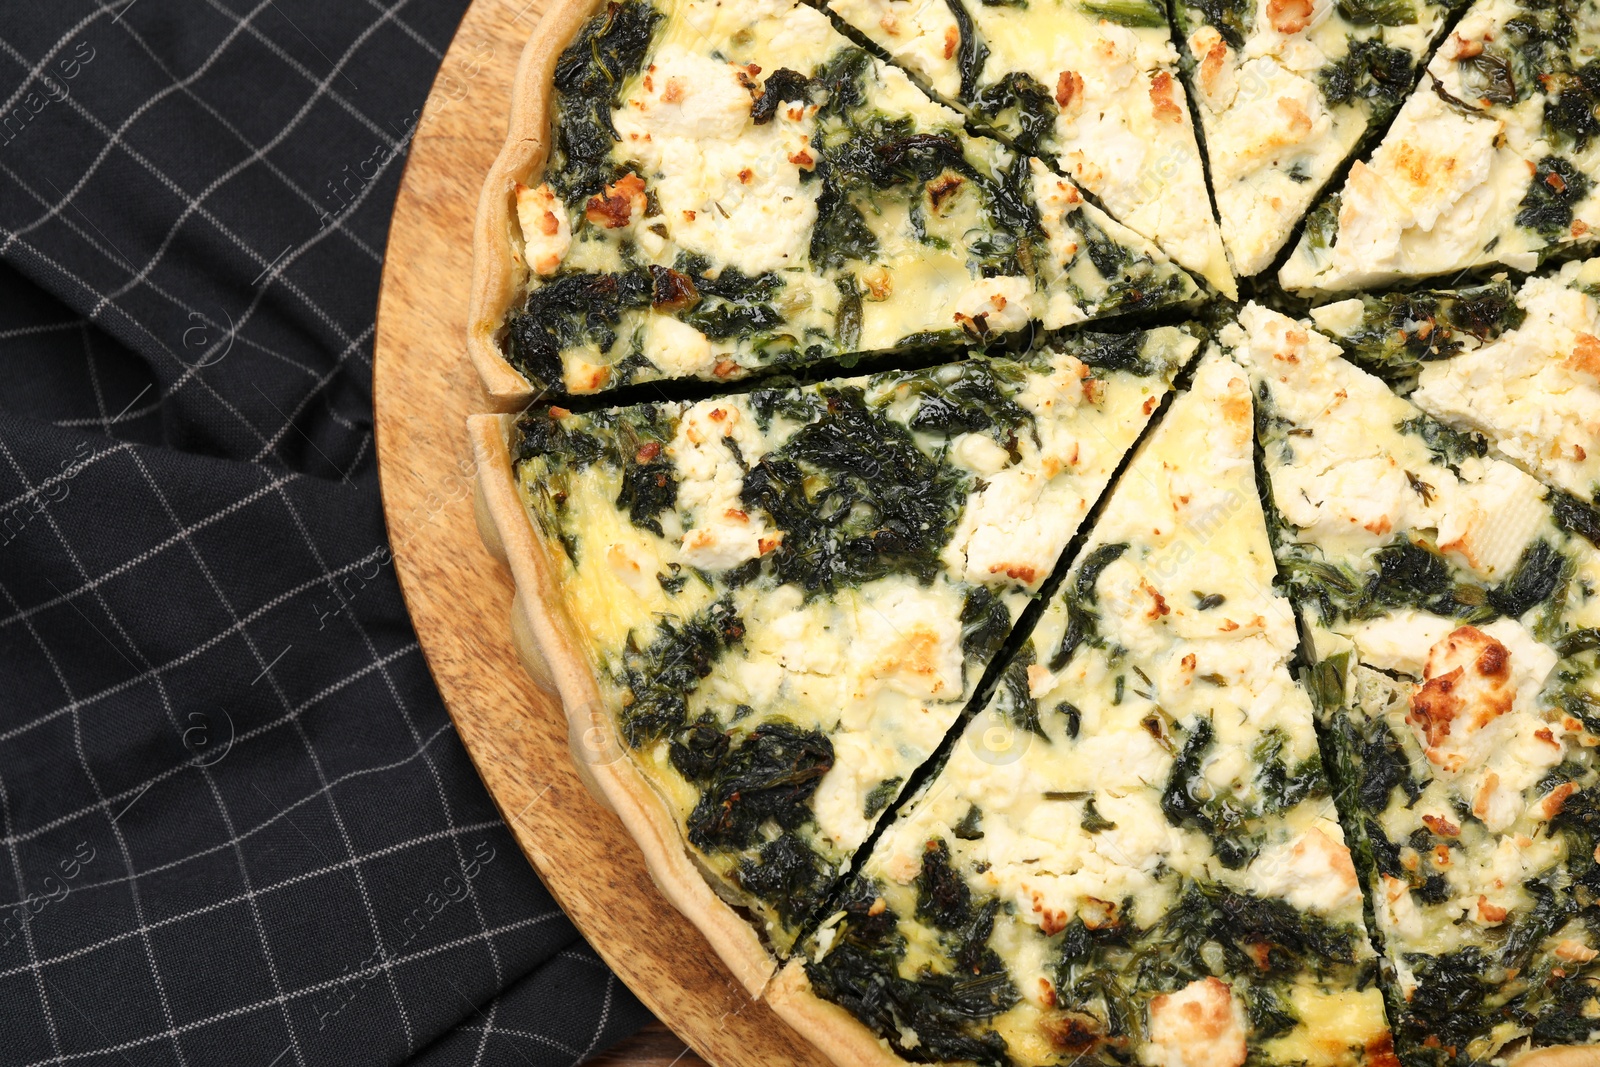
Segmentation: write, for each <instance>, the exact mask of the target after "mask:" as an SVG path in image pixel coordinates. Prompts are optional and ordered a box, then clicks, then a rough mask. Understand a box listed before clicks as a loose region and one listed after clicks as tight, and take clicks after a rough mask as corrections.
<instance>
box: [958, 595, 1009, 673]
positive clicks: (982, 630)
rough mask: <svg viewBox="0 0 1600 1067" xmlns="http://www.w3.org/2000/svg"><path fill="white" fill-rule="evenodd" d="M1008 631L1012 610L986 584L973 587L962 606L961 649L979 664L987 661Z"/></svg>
mask: <svg viewBox="0 0 1600 1067" xmlns="http://www.w3.org/2000/svg"><path fill="white" fill-rule="evenodd" d="M1010 632H1011V612H1010V611H1009V610H1008V609H1007V608H1006V605H1005V602H1004V601H1002V600H1001V599H1000V598H999V597H997V596H995V595H994V591H993V590H992V589H990V588H989V587H988V586H986V585H978V586H974V587H973V588H972V591H971V592H970V593H968V594H967V598H966V600H965V601H963V602H962V605H961V651H962V652H964V653H965V654H966V655H967V656H968V657H970V658H971V659H973V660H976V661H977V662H980V663H987V662H989V659H990V657H992V656H993V655H994V654H995V653H996V652H998V651H999V650H1000V646H1001V645H1002V644H1004V643H1005V639H1006V635H1007V634H1009V633H1010Z"/></svg>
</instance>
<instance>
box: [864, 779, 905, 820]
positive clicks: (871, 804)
mask: <svg viewBox="0 0 1600 1067" xmlns="http://www.w3.org/2000/svg"><path fill="white" fill-rule="evenodd" d="M903 781H905V779H904V778H900V777H895V778H885V779H884V780H883V781H881V782H879V783H878V784H877V785H875V786H873V787H872V791H871V792H870V793H868V794H867V803H866V806H865V807H864V808H863V809H862V811H861V816H862V818H865V819H870V818H872V817H873V816H874V815H876V814H878V812H880V811H882V810H883V809H884V808H887V807H888V806H889V802H890V801H892V800H894V798H895V794H897V793H899V792H900V783H901V782H903Z"/></svg>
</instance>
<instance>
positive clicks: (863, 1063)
mask: <svg viewBox="0 0 1600 1067" xmlns="http://www.w3.org/2000/svg"><path fill="white" fill-rule="evenodd" d="M766 1001H767V1003H768V1004H769V1005H771V1006H772V1010H773V1011H775V1012H777V1013H778V1018H780V1019H782V1020H783V1021H784V1022H786V1023H788V1024H789V1025H790V1026H792V1027H794V1028H795V1030H796V1031H798V1032H799V1033H801V1034H804V1035H805V1036H806V1038H807V1039H808V1040H809V1041H810V1042H811V1043H812V1044H813V1045H815V1046H817V1048H818V1049H819V1050H821V1052H822V1053H823V1054H824V1055H826V1056H827V1057H828V1058H829V1059H831V1060H832V1061H833V1062H834V1063H837V1064H838V1065H839V1067H908V1064H907V1062H906V1061H905V1060H903V1059H901V1058H900V1057H899V1056H897V1055H895V1054H894V1052H893V1051H892V1050H891V1049H890V1048H889V1046H888V1045H887V1044H886V1043H885V1042H884V1041H883V1039H882V1038H880V1037H879V1036H878V1035H877V1034H875V1033H873V1032H872V1031H871V1030H868V1029H867V1027H866V1025H865V1024H864V1023H862V1022H861V1020H859V1019H857V1018H856V1017H855V1016H854V1015H851V1014H850V1013H849V1012H848V1011H846V1010H845V1009H844V1008H841V1007H840V1006H839V1005H837V1004H835V1003H833V1002H832V1001H827V1000H823V999H822V998H821V997H819V996H817V994H816V993H814V992H813V991H812V989H811V979H809V978H807V977H806V970H805V963H804V961H803V960H801V959H800V958H799V957H796V958H794V959H791V960H790V961H789V963H788V964H787V965H786V966H785V967H784V968H783V970H781V971H779V972H778V977H776V978H774V979H773V980H772V985H771V986H770V987H768V989H767V995H766ZM1529 1067H1591V1065H1589V1064H1582V1063H1578V1062H1573V1063H1559V1064H1558V1063H1554V1062H1552V1063H1548V1064H1543V1063H1541V1064H1537V1065H1529Z"/></svg>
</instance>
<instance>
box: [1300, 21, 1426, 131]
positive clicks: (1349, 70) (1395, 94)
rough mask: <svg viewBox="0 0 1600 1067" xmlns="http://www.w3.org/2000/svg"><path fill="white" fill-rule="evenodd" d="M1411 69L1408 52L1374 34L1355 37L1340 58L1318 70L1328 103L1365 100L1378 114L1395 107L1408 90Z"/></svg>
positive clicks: (1409, 88)
mask: <svg viewBox="0 0 1600 1067" xmlns="http://www.w3.org/2000/svg"><path fill="white" fill-rule="evenodd" d="M1411 72H1412V57H1411V53H1410V52H1408V51H1406V50H1405V49H1403V48H1390V47H1389V46H1388V45H1386V44H1384V43H1383V42H1382V40H1380V39H1378V38H1376V37H1372V38H1358V39H1355V40H1352V41H1351V42H1350V49H1349V51H1348V52H1346V53H1345V54H1344V56H1343V57H1342V58H1340V59H1338V60H1335V61H1333V62H1331V63H1328V64H1327V65H1326V66H1324V67H1323V68H1322V70H1321V71H1320V72H1318V79H1319V80H1320V82H1321V84H1322V92H1323V94H1324V95H1325V96H1326V97H1327V98H1328V103H1329V104H1332V105H1333V106H1335V107H1337V106H1339V105H1341V104H1351V103H1355V102H1356V101H1358V100H1364V101H1368V102H1370V103H1371V104H1372V107H1373V110H1374V112H1376V113H1377V114H1380V115H1381V114H1386V113H1387V112H1388V111H1389V110H1391V109H1393V108H1395V107H1398V106H1399V105H1400V101H1401V100H1403V99H1405V97H1406V94H1408V93H1409V92H1410V91H1411V81H1412V77H1411Z"/></svg>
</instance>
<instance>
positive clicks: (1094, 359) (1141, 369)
mask: <svg viewBox="0 0 1600 1067" xmlns="http://www.w3.org/2000/svg"><path fill="white" fill-rule="evenodd" d="M1148 340H1149V334H1147V333H1145V332H1144V331H1143V330H1134V331H1132V332H1130V333H1095V332H1093V331H1088V332H1085V333H1080V334H1076V335H1074V337H1073V341H1074V344H1073V346H1072V354H1073V355H1075V356H1077V357H1078V358H1079V359H1081V360H1083V362H1085V363H1087V364H1088V365H1089V366H1091V367H1094V368H1095V369H1097V370H1120V371H1126V372H1128V373H1129V374H1136V375H1138V376H1139V377H1141V378H1148V377H1150V376H1151V375H1153V374H1155V372H1156V370H1157V369H1158V368H1157V367H1156V365H1155V364H1154V363H1152V362H1151V361H1150V360H1148V359H1146V358H1145V355H1144V350H1145V343H1146V342H1147V341H1148Z"/></svg>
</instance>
